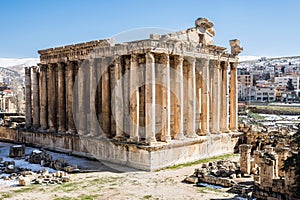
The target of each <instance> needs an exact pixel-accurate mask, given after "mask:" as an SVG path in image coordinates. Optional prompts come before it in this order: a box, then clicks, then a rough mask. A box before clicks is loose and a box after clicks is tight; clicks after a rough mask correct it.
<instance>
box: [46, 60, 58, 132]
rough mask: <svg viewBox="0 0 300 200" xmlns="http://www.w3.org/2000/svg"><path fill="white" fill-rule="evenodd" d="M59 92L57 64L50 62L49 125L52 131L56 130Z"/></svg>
mask: <svg viewBox="0 0 300 200" xmlns="http://www.w3.org/2000/svg"><path fill="white" fill-rule="evenodd" d="M56 97H57V94H56V65H55V64H50V66H49V67H48V114H49V117H48V125H49V131H50V132H56V124H57V117H56V114H57V113H56V108H57V99H56Z"/></svg>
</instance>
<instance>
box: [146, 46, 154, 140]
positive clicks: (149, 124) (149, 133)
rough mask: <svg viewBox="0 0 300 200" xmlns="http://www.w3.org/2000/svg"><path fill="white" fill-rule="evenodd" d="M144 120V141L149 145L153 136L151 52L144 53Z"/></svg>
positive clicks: (152, 58)
mask: <svg viewBox="0 0 300 200" xmlns="http://www.w3.org/2000/svg"><path fill="white" fill-rule="evenodd" d="M145 77H146V78H145V80H146V83H145V104H146V105H145V121H146V123H145V124H146V142H147V143H148V144H149V145H151V144H152V143H154V142H156V138H155V59H154V55H153V53H151V52H148V53H146V69H145Z"/></svg>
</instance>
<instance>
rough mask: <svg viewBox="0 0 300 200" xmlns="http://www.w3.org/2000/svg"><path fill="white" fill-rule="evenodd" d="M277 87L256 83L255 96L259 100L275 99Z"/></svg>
mask: <svg viewBox="0 0 300 200" xmlns="http://www.w3.org/2000/svg"><path fill="white" fill-rule="evenodd" d="M275 97H276V94H275V87H274V85H270V84H266V85H262V84H257V85H256V95H255V98H256V100H257V101H275V99H276V98H275Z"/></svg>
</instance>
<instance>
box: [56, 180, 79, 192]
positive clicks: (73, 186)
mask: <svg viewBox="0 0 300 200" xmlns="http://www.w3.org/2000/svg"><path fill="white" fill-rule="evenodd" d="M82 184H83V181H80V182H71V183H63V184H61V185H59V186H56V187H55V188H53V189H52V190H51V192H57V191H63V192H71V191H75V190H78V189H79V188H81V186H80V185H82Z"/></svg>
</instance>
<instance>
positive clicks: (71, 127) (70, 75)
mask: <svg viewBox="0 0 300 200" xmlns="http://www.w3.org/2000/svg"><path fill="white" fill-rule="evenodd" d="M74 70H75V63H74V62H72V61H70V62H68V66H67V69H66V72H67V117H68V133H74V132H75V131H76V128H75V123H74V118H73V85H74Z"/></svg>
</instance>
